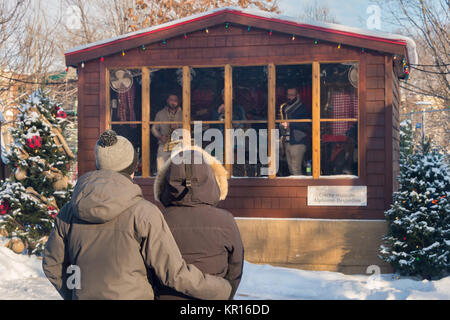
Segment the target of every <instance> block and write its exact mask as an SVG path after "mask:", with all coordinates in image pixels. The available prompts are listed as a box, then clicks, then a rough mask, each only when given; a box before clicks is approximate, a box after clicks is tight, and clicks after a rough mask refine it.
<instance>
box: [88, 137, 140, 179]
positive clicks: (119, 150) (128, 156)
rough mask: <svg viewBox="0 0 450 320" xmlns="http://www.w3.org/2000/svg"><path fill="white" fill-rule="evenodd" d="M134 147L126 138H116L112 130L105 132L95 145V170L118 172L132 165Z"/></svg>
mask: <svg viewBox="0 0 450 320" xmlns="http://www.w3.org/2000/svg"><path fill="white" fill-rule="evenodd" d="M134 159H135V151H134V147H133V145H132V144H131V142H130V141H128V139H127V138H125V137H122V136H118V135H117V133H116V132H115V131H113V130H106V131H105V132H103V133H102V135H101V136H100V139H98V141H97V143H96V145H95V166H96V168H97V170H100V169H107V170H113V171H117V172H120V171H122V170H124V169H126V168H128V167H130V165H132V164H133V161H134Z"/></svg>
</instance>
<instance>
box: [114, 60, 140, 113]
mask: <svg viewBox="0 0 450 320" xmlns="http://www.w3.org/2000/svg"><path fill="white" fill-rule="evenodd" d="M109 80H110V81H109V82H110V83H109V86H110V99H111V101H110V106H111V120H112V121H140V120H141V85H142V75H141V70H140V69H113V70H110V76H109Z"/></svg>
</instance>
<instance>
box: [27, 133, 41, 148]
mask: <svg viewBox="0 0 450 320" xmlns="http://www.w3.org/2000/svg"><path fill="white" fill-rule="evenodd" d="M26 142H27V146H28V147H30V148H31V149H38V148H40V147H42V138H41V137H40V136H33V137H31V138H28V139H27V140H26Z"/></svg>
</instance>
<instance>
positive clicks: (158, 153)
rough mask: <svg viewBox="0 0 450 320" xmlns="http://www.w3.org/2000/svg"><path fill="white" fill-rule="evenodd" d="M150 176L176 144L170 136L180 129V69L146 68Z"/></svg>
mask: <svg viewBox="0 0 450 320" xmlns="http://www.w3.org/2000/svg"><path fill="white" fill-rule="evenodd" d="M149 78H150V80H149V81H150V96H149V97H150V126H151V128H150V148H149V149H150V157H149V158H150V170H149V172H150V175H156V173H157V171H158V170H159V169H160V168H161V167H162V165H163V164H164V162H165V161H167V159H169V157H170V152H171V149H172V148H173V147H174V145H175V144H176V143H177V141H173V140H172V132H173V131H174V130H176V129H178V128H181V127H182V124H183V122H182V120H183V110H182V94H181V93H182V91H181V88H182V81H183V76H182V69H181V68H172V69H156V68H150V70H149Z"/></svg>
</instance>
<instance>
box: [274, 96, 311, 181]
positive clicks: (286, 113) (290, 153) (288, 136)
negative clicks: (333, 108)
mask: <svg viewBox="0 0 450 320" xmlns="http://www.w3.org/2000/svg"><path fill="white" fill-rule="evenodd" d="M280 115H281V119H282V120H293V119H311V112H310V110H309V109H308V108H307V107H306V106H305V105H304V104H303V103H302V102H301V100H300V96H299V94H298V90H297V88H289V89H288V90H287V102H286V103H284V104H282V105H281V107H280ZM280 129H281V131H282V132H283V131H284V134H283V135H284V137H285V139H283V144H284V145H283V147H284V150H285V151H286V160H287V163H288V167H289V172H290V174H291V175H302V164H303V157H304V155H305V152H306V148H307V145H308V137H309V132H310V131H311V125H310V124H309V123H306V122H282V123H281V124H280Z"/></svg>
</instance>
